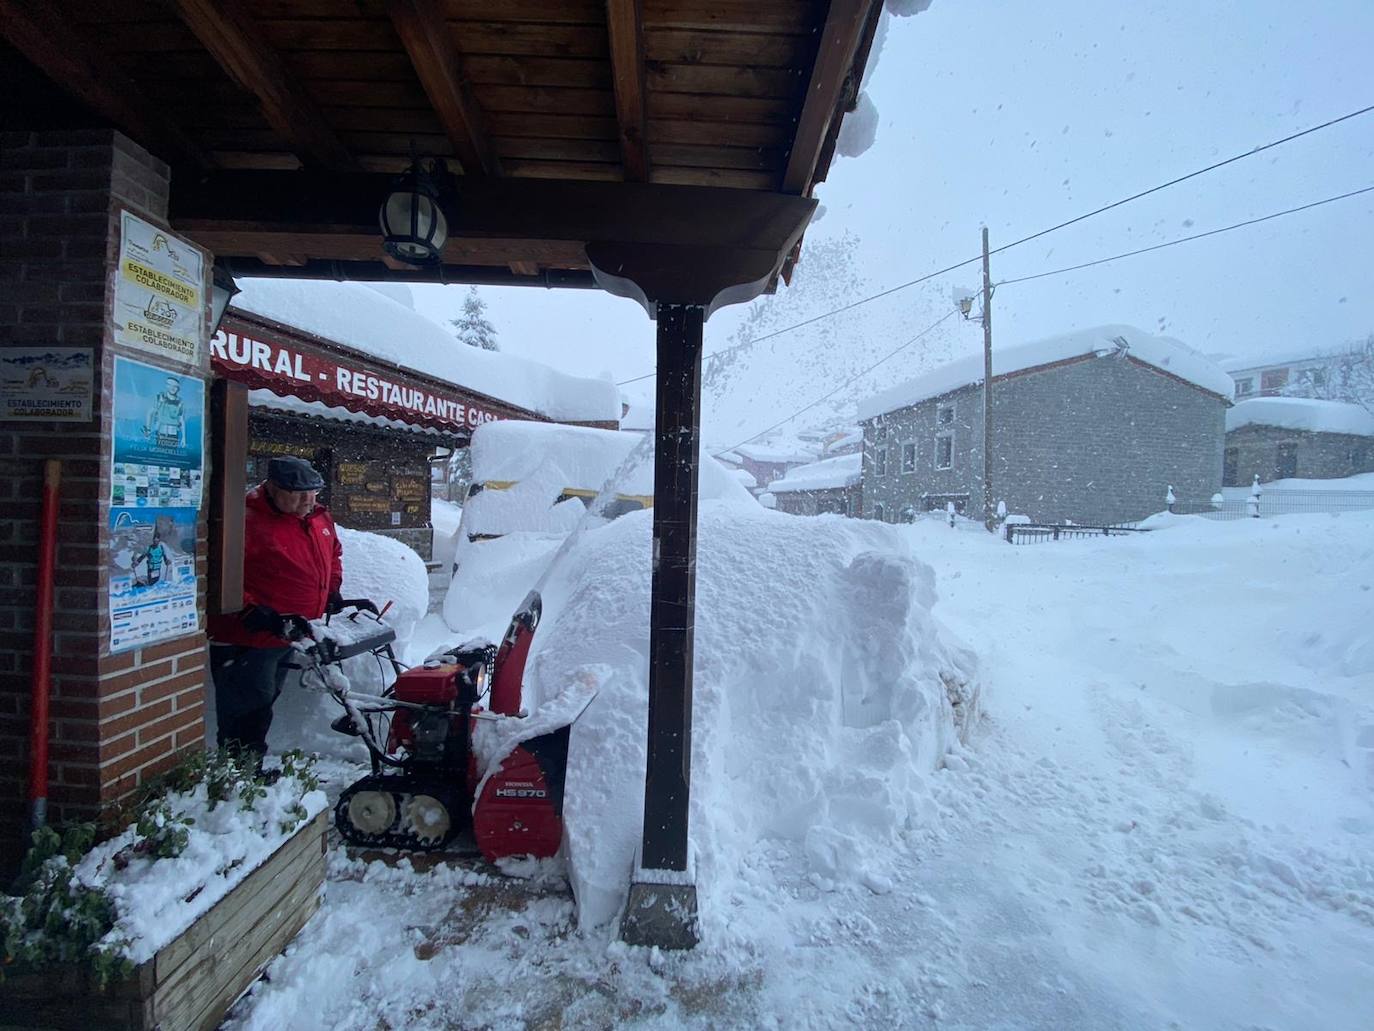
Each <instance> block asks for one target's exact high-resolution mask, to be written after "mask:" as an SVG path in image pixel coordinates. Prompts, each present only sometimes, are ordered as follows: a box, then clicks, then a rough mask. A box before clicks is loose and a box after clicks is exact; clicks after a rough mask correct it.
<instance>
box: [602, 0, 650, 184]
mask: <svg viewBox="0 0 1374 1031" xmlns="http://www.w3.org/2000/svg"><path fill="white" fill-rule="evenodd" d="M606 26H607V29H608V31H609V33H610V42H611V75H612V79H613V81H614V84H615V113H616V121H617V122H618V123H619V127H620V153H621V160H622V161H623V163H624V166H625V178H626V179H628V180H632V181H634V182H648V180H649V142H648V130H647V126H648V121H647V118H646V114H645V100H644V89H645V87H644V18H643V4H642V0H606Z"/></svg>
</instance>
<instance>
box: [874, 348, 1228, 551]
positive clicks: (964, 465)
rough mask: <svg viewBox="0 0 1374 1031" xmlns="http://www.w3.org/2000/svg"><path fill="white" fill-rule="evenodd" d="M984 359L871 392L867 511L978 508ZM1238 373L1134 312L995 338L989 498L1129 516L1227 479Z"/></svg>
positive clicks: (900, 514) (1096, 516)
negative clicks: (1106, 322) (1229, 414)
mask: <svg viewBox="0 0 1374 1031" xmlns="http://www.w3.org/2000/svg"><path fill="white" fill-rule="evenodd" d="M982 379H983V359H982V355H981V354H980V355H974V356H971V357H969V358H966V359H961V360H959V361H955V362H952V363H950V364H948V365H945V366H942V367H940V368H938V369H935V370H934V371H932V372H930V373H928V374H926V375H923V376H921V377H919V378H917V379H914V380H911V381H909V382H907V383H902V384H899V385H898V386H895V387H892V388H891V389H889V390H887V391H884V392H883V393H881V394H878V395H876V396H874V397H872V398H870V399H869V400H868V401H867V402H865V403H864V404H862V405H860V407H859V418H860V421H861V422H863V424H864V461H863V512H864V515H866V516H867V517H869V518H873V519H881V520H884V521H886V522H902V521H909V520H911V519H914V518H915V516H916V514H917V513H919V512H923V511H935V510H943V509H944V508H945V507H946V506H947V505H948V504H950V503H953V505H954V507H955V510H956V511H958V512H962V513H966V514H969V515H972V516H975V517H981V516H982V514H983V513H982V509H983V504H982V477H983V385H982ZM1231 393H1232V385H1231V380H1230V378H1229V377H1228V376H1227V375H1226V374H1225V373H1224V372H1222V371H1221V370H1220V369H1219V368H1217V367H1216V366H1215V365H1214V364H1213V363H1212V362H1210V361H1209V360H1208V359H1206V358H1204V357H1203V356H1202V355H1200V354H1198V353H1197V352H1195V351H1193V350H1192V349H1190V348H1188V347H1186V346H1185V345H1183V344H1181V343H1179V342H1178V341H1176V340H1171V339H1169V338H1166V337H1155V336H1151V335H1149V334H1147V333H1143V332H1141V331H1140V330H1138V329H1133V328H1131V327H1129V326H1100V327H1097V328H1095V329H1089V330H1083V331H1081V332H1077V333H1072V334H1068V335H1065V336H1060V337H1053V338H1051V339H1048V340H1042V341H1037V342H1035V343H1030V344H1023V345H1019V346H1015V347H1008V348H1002V349H995V350H994V352H993V389H992V396H993V403H992V416H993V418H992V423H993V429H992V439H993V448H992V491H993V501H994V504H995V503H997V502H1004V503H1005V504H1006V506H1007V510H1008V511H1009V512H1011V513H1016V514H1024V515H1027V516H1029V517H1030V518H1031V519H1033V520H1034V521H1036V522H1057V521H1063V520H1072V521H1074V522H1078V523H1087V524H1113V523H1123V522H1132V521H1135V520H1138V519H1141V518H1143V517H1144V516H1146V515H1149V514H1150V513H1152V512H1158V511H1160V510H1161V509H1163V508H1164V499H1165V496H1166V494H1167V493H1168V490H1169V488H1170V486H1172V487H1173V488H1174V491H1175V493H1176V494H1177V496H1178V497H1202V498H1208V497H1211V496H1212V495H1213V494H1215V493H1216V492H1217V490H1218V489H1220V487H1221V472H1222V470H1221V464H1222V438H1223V434H1224V429H1225V410H1226V407H1227V405H1228V404H1229V403H1230V401H1229V399H1230V397H1231Z"/></svg>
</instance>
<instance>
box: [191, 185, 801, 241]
mask: <svg viewBox="0 0 1374 1031" xmlns="http://www.w3.org/2000/svg"><path fill="white" fill-rule="evenodd" d="M391 182H392V177H391V176H389V175H386V174H383V173H368V172H359V173H337V174H325V173H312V172H307V171H300V172H284V171H219V172H213V173H211V174H209V175H205V176H200V177H183V178H181V179H178V180H174V181H173V183H172V196H171V215H170V218H171V222H172V225H173V226H174V228H177V229H178V230H181V231H184V232H187V233H188V234H189V235H191V236H195V234H196V232H197V231H204V232H207V233H217V234H225V233H231V232H242V233H246V234H253V235H254V236H255V237H257V239H258V243H259V246H258V248H257V250H258V251H262V250H265V249H267V248H265V246H263V244H265V242H266V241H265V240H264V239H263V237H264V236H275V237H278V238H279V239H280V243H279V245H277V246H276V250H279V251H281V252H283V253H292V254H299V253H303V252H305V251H304V248H302V247H299V246H293V244H292V240H293V239H297V238H307V237H310V236H313V235H316V234H328V235H337V236H345V237H353V238H356V239H357V241H358V246H359V249H360V253H359V254H358V255H357V260H363V261H372V260H376V259H377V257H378V254H379V253H380V231H379V230H378V228H377V210H378V207H379V205H380V204H381V203H382V200H383V199H384V198H385V197H386V194H387V190H388V189H389V187H390V185H391ZM805 203H806V204H807V205H809V207H808V208H807V210H806V212H805V214H806V215H807V216H809V213H810V211H811V210H812V209H813V208H814V202H812V201H806V202H805ZM797 205H798V198H796V197H794V196H788V195H785V194H780V193H766V192H762V191H757V190H734V189H728V188H723V187H712V186H671V185H667V184H660V183H615V182H594V181H590V180H560V179H518V178H486V179H471V180H470V179H468V178H467V177H466V176H464V177H462V178H461V180H460V181H459V185H458V194H457V198H456V200H455V201H454V202H453V204H452V205H451V208H452V210H451V214H450V217H449V235H450V237H460V238H468V239H477V240H480V239H502V240H531V241H575V242H580V243H583V244H586V243H591V242H613V243H642V244H667V245H670V246H678V247H698V248H709V247H719V248H729V247H736V248H744V249H750V250H755V249H768V248H772V249H780V248H783V247H790V246H791V245H792V244H793V243H794V242H795V240H796V234H797V226H798V221H799V210H798V208H797ZM801 220H802V221H805V219H804V218H802V219H801ZM364 251H365V253H364ZM305 253H308V252H305ZM336 257H338V258H340V260H344V258H345V256H343V255H336ZM347 257H349V258H351V257H352V256H351V255H350V256H347Z"/></svg>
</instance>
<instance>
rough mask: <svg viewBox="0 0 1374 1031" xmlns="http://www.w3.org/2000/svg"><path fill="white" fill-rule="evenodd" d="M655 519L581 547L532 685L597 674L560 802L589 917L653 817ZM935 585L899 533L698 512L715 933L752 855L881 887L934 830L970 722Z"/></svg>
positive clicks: (825, 878)
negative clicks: (934, 789) (646, 791)
mask: <svg viewBox="0 0 1374 1031" xmlns="http://www.w3.org/2000/svg"><path fill="white" fill-rule="evenodd" d="M650 530H651V523H650V517H649V515H648V514H647V513H635V514H632V515H629V516H626V517H625V518H622V519H620V520H617V521H615V522H613V523H611V524H609V525H607V526H604V527H601V528H599V529H596V530H594V531H592V532H590V533H588V534H586V535H585V536H583V537H582V538H581V539H580V540H579V541H578V542H577V543H576V544H575V545H574V546H573V547H572V548H571V549H570V550H569V551H568V553H567V554H566V555H565V556H564V558H563V560H562V561H561V562H560V564H559V565H558V566H557V567H556V568H555V570H554V571H553V574H552V576H551V577H550V581H549V583H548V585H547V587H546V588H545V591H544V602H545V607H544V623H543V625H542V626H541V628H540V630H539V634H538V635H537V636H536V638H535V644H534V650H533V654H532V655H531V661H530V666H529V668H528V669H527V673H526V683H527V685H529V686H530V692H529V693H530V694H531V695H532V696H534V697H536V698H538V699H546V700H548V702H547V703H546V704H548V703H553V702H554V701H555V700H557V699H558V698H559V697H560V696H561V695H562V694H564V693H565V692H566V691H570V690H577V689H579V688H580V685H582V684H583V683H585V682H586V681H587V680H588V679H589V678H590V679H592V680H594V681H595V682H596V683H597V685H598V690H599V693H598V695H597V697H596V699H595V700H594V701H593V702H592V703H591V705H590V706H589V707H588V708H587V710H586V712H585V713H584V714H583V716H582V718H581V719H580V720H579V721H578V722H577V723H576V724H575V726H574V728H573V733H572V743H571V747H570V753H569V763H568V767H569V768H568V781H567V789H566V792H567V793H566V796H565V797H566V800H565V816H566V821H567V846H568V854H569V859H570V868H571V877H572V882H573V887H574V891H575V893H576V895H577V900H578V908H579V920H580V922H581V924H582V925H583V926H584V927H590V926H595V925H599V924H602V923H605V922H606V921H608V920H611V919H612V918H613V917H614V916H615V915H616V912H617V910H618V909H619V907H620V906H621V904H622V902H623V900H624V896H625V893H626V890H627V887H628V880H629V874H630V869H631V864H632V862H633V859H634V853H635V848H636V846H637V844H638V842H639V838H640V830H641V819H642V811H643V785H644V764H645V754H644V749H645V738H644V728H645V725H646V722H645V721H646V719H647V705H648V658H647V652H648V626H649V585H650V561H649V557H650V552H651V546H650ZM934 604H935V588H934V577H933V575H932V573H931V571H930V569H929V568H928V567H927V566H925V565H924V564H922V563H921V562H919V561H917V560H916V559H915V558H913V557H912V556H911V555H910V553H909V552H908V550H907V549H906V548H905V547H904V546H903V544H902V542H901V539H900V536H899V534H898V532H897V531H896V530H894V529H893V528H891V527H887V526H883V525H880V524H875V523H868V522H859V521H857V520H847V519H841V518H838V517H835V518H819V519H814V520H795V519H790V518H788V517H785V516H779V515H776V514H774V513H769V512H765V511H763V510H761V509H759V508H758V507H757V506H749V507H745V506H739V505H732V504H723V503H719V502H706V503H703V505H702V506H701V513H700V539H699V544H698V550H697V607H696V623H695V627H696V668H695V677H694V684H695V688H694V702H693V732H692V733H693V759H692V783H693V792H692V812H691V823H692V832H691V836H692V843H693V848H694V854H695V859H696V864H697V871H698V885H699V888H700V890H701V892H702V893H703V896H704V898H703V911H704V914H705V920H706V921H707V933H708V935H710V934H718V933H720V932H721V931H722V926H721V922H722V921H725V920H727V919H728V910H729V906H728V904H727V902H726V898H727V896H728V895H729V894H730V893H731V891H732V890H733V887H734V885H735V884H736V882H737V881H738V879H740V878H747V877H748V871H747V870H746V869H744V868H743V862H744V857H745V855H746V854H747V853H748V852H749V850H750V849H751V848H752V847H753V846H754V845H755V844H756V843H758V842H759V841H761V840H764V839H781V840H787V841H794V842H797V843H799V844H800V845H801V846H802V847H803V848H804V849H805V852H806V855H807V857H808V859H807V862H808V865H809V870H810V873H811V875H812V877H813V878H814V881H815V883H817V884H821V885H826V884H832V883H835V882H851V883H858V884H865V885H868V886H869V887H870V888H871V889H872V890H874V891H881V890H884V886H885V885H887V884H888V883H889V882H890V878H892V877H893V876H894V875H897V874H898V873H899V871H898V870H896V869H894V868H893V867H891V866H890V865H889V863H888V862H887V860H886V859H885V858H884V857H885V855H886V854H887V853H888V852H889V850H890V849H891V847H892V844H893V842H894V841H895V840H896V839H897V837H898V836H899V835H900V834H901V833H902V832H903V831H904V830H905V829H907V828H910V827H912V826H915V825H918V824H921V823H923V822H926V821H930V820H934V819H936V818H937V814H936V813H935V811H934V809H933V807H931V806H930V804H929V802H928V799H927V787H926V774H928V773H929V772H930V771H931V770H933V769H934V768H935V767H936V766H937V764H939V762H940V761H941V759H942V757H943V756H944V755H945V752H946V750H947V749H948V748H949V747H950V746H951V745H952V744H953V743H954V742H955V741H956V739H957V737H958V735H959V734H960V733H961V732H962V730H963V729H964V728H966V727H967V725H968V723H969V722H971V720H972V718H973V716H974V714H975V711H976V707H977V694H976V689H975V684H974V673H975V662H974V657H973V655H972V654H971V653H970V652H968V651H966V650H965V649H964V648H962V647H960V646H959V645H958V644H956V643H955V642H954V640H953V639H952V638H951V637H950V636H949V634H948V633H947V632H946V631H945V630H944V629H943V628H942V627H941V626H940V624H939V623H938V622H937V621H936V620H935V618H934V617H933V616H932V615H931V607H932V606H933V605H934Z"/></svg>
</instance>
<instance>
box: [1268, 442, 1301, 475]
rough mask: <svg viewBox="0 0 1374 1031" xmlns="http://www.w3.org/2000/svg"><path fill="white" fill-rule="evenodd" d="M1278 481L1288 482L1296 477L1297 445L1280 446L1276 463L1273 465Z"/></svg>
mask: <svg viewBox="0 0 1374 1031" xmlns="http://www.w3.org/2000/svg"><path fill="white" fill-rule="evenodd" d="M1274 472H1275V473H1276V474H1277V477H1278V479H1280V480H1288V479H1292V478H1293V477H1294V476H1297V475H1298V445H1296V444H1280V445H1279V455H1278V461H1277V462H1276V463H1275V464H1274Z"/></svg>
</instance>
